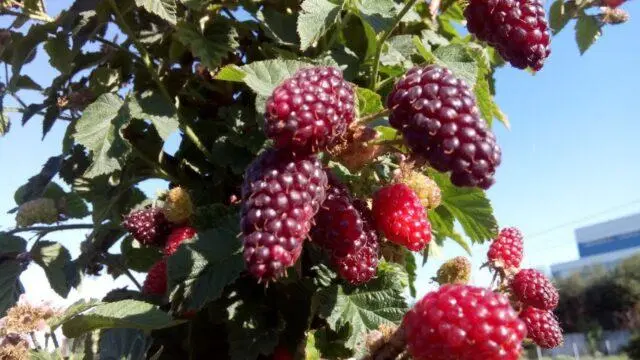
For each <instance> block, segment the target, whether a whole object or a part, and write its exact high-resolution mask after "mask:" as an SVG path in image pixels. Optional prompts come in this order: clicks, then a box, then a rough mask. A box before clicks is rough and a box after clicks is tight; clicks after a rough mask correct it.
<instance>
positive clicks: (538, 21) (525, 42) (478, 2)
mask: <svg viewBox="0 0 640 360" xmlns="http://www.w3.org/2000/svg"><path fill="white" fill-rule="evenodd" d="M464 15H465V17H466V19H467V29H469V32H470V33H472V34H474V35H475V36H476V37H477V38H478V39H480V40H482V41H486V42H487V43H489V44H490V45H491V46H493V47H494V48H495V49H496V50H497V51H498V52H499V53H500V55H501V56H502V57H503V58H504V59H505V60H506V61H508V62H510V63H511V65H513V66H514V67H516V68H519V69H524V68H526V67H531V68H532V69H533V70H536V71H538V70H540V69H542V66H543V64H544V61H545V59H546V58H547V57H548V56H549V54H551V48H550V38H551V35H550V33H549V25H548V23H547V19H546V14H545V11H544V6H543V4H542V1H541V0H471V1H469V5H468V6H467V8H466V9H465V11H464Z"/></svg>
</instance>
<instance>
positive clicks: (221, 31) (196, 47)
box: [174, 17, 239, 69]
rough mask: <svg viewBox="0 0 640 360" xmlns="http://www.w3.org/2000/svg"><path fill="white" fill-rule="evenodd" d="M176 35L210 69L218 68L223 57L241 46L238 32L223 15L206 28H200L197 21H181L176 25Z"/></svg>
mask: <svg viewBox="0 0 640 360" xmlns="http://www.w3.org/2000/svg"><path fill="white" fill-rule="evenodd" d="M174 36H175V38H176V39H177V40H178V41H180V42H181V43H183V44H184V45H185V46H187V47H188V48H189V49H190V50H191V52H192V53H193V55H194V56H197V57H198V58H200V62H202V64H203V65H204V66H206V67H207V68H209V69H215V68H217V67H218V66H219V65H220V63H221V62H222V59H223V58H224V57H226V56H227V54H228V53H230V52H232V51H233V50H234V49H236V48H237V47H238V46H239V44H238V41H237V39H238V32H237V31H236V29H235V28H233V27H231V25H230V24H229V22H228V21H225V20H224V19H223V18H222V17H217V18H215V21H213V22H212V23H211V24H209V25H208V26H207V27H205V28H204V29H202V28H199V27H198V25H197V23H187V22H183V21H181V22H179V23H178V25H177V26H176V32H175V34H174Z"/></svg>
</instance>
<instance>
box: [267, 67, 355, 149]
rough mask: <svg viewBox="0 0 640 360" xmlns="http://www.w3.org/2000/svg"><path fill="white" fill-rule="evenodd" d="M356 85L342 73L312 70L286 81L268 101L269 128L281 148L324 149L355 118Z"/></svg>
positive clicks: (321, 69) (324, 68) (320, 69)
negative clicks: (347, 80) (348, 80)
mask: <svg viewBox="0 0 640 360" xmlns="http://www.w3.org/2000/svg"><path fill="white" fill-rule="evenodd" d="M354 107H355V95H354V89H353V86H352V85H351V84H350V83H348V82H346V81H345V80H344V78H343V77H342V73H341V72H340V70H338V69H336V68H333V67H311V68H305V69H302V70H298V72H296V73H295V74H294V75H293V76H292V77H291V78H289V79H287V80H285V81H284V82H282V83H281V84H280V85H279V86H278V87H277V88H276V89H275V90H274V91H273V93H272V95H271V97H270V98H269V99H268V100H267V105H266V111H265V115H264V117H265V129H266V133H267V136H268V137H270V138H271V139H273V140H274V142H275V146H276V147H278V148H286V149H289V150H291V151H293V152H295V153H310V152H317V151H319V150H324V149H325V148H326V147H327V146H329V145H331V143H332V142H333V141H334V140H336V139H337V138H338V137H339V136H341V135H342V134H343V133H344V132H345V131H346V130H347V127H348V126H349V125H350V124H351V122H352V121H353V119H354V117H355V109H354Z"/></svg>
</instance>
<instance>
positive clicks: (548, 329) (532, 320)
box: [520, 307, 564, 349]
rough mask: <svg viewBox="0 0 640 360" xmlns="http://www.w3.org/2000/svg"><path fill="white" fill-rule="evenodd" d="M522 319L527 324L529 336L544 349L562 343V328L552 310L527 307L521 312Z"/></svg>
mask: <svg viewBox="0 0 640 360" xmlns="http://www.w3.org/2000/svg"><path fill="white" fill-rule="evenodd" d="M520 319H522V320H523V321H524V323H525V324H526V325H527V337H528V338H530V339H531V340H533V342H535V343H536V344H537V345H538V346H540V347H541V348H544V349H553V348H555V347H558V346H560V345H562V343H563V342H564V339H563V337H562V329H561V328H560V324H558V320H557V319H556V317H555V316H554V315H553V313H552V312H551V311H548V310H540V309H536V308H534V307H526V308H524V309H523V310H522V311H521V312H520Z"/></svg>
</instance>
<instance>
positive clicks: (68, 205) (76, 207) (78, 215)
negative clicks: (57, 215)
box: [62, 192, 91, 219]
mask: <svg viewBox="0 0 640 360" xmlns="http://www.w3.org/2000/svg"><path fill="white" fill-rule="evenodd" d="M62 203H63V206H62V208H63V214H64V215H66V216H68V217H70V218H75V219H82V218H84V217H86V216H89V215H90V214H91V212H90V211H89V207H88V206H87V204H86V203H85V202H84V200H82V197H81V196H80V195H78V194H77V193H75V192H70V193H66V194H65V195H64V197H63V201H62Z"/></svg>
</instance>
